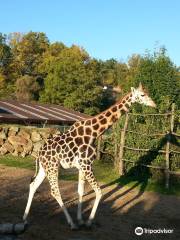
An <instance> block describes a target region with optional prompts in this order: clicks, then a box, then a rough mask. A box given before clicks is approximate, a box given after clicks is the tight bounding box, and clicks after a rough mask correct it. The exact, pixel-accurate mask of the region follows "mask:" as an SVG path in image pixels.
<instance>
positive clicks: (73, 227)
mask: <svg viewBox="0 0 180 240" xmlns="http://www.w3.org/2000/svg"><path fill="white" fill-rule="evenodd" d="M71 230H72V231H77V230H79V226H78V225H76V224H73V225H71Z"/></svg>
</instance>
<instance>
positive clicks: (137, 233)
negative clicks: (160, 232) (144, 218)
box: [135, 227, 143, 236]
mask: <svg viewBox="0 0 180 240" xmlns="http://www.w3.org/2000/svg"><path fill="white" fill-rule="evenodd" d="M135 234H136V235H138V236H140V235H142V234H143V228H142V227H136V228H135Z"/></svg>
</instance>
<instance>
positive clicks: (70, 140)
mask: <svg viewBox="0 0 180 240" xmlns="http://www.w3.org/2000/svg"><path fill="white" fill-rule="evenodd" d="M135 102H138V103H140V104H144V105H147V106H151V107H155V106H156V105H155V103H154V102H153V100H152V99H151V98H150V97H149V96H148V94H147V92H146V91H145V90H144V89H143V87H142V85H141V84H140V85H139V87H138V88H136V89H135V88H131V92H130V93H128V94H127V95H126V96H124V97H123V98H122V99H121V100H119V101H118V102H117V103H116V104H114V105H113V106H111V107H110V108H108V109H107V110H105V111H104V112H101V113H100V114H98V115H96V116H93V117H91V118H89V119H84V120H83V121H78V122H76V123H75V124H74V125H73V126H72V127H70V129H69V130H67V132H65V133H63V134H59V135H56V136H55V137H53V138H51V139H48V140H47V142H46V143H45V144H44V145H43V147H42V148H41V150H40V151H39V154H38V158H37V161H38V163H39V170H38V173H37V175H36V176H35V177H34V179H33V181H32V182H31V184H30V190H29V197H28V202H27V206H26V209H25V213H24V216H23V220H24V221H25V220H26V219H27V216H28V213H29V210H30V207H31V203H32V200H33V196H34V194H35V192H36V190H37V189H38V187H39V186H40V184H41V183H42V182H43V180H44V179H45V177H47V179H48V180H49V183H50V187H51V195H52V196H53V197H54V198H55V199H56V200H57V202H58V203H59V205H60V206H61V208H62V209H63V211H64V214H65V216H66V219H67V222H68V224H70V226H71V229H76V228H77V226H76V225H75V224H74V222H73V220H72V218H71V216H70V215H69V213H68V210H67V208H66V207H65V205H64V203H63V201H62V198H61V194H60V190H59V186H58V168H59V166H60V165H61V166H62V167H63V168H65V169H67V168H72V167H75V168H77V169H78V171H79V183H78V194H79V202H78V211H77V219H78V222H79V224H82V223H83V222H84V221H83V218H82V198H83V194H84V183H85V181H88V183H89V184H90V185H91V187H92V189H93V190H94V192H95V194H96V198H95V202H94V205H93V208H92V210H91V213H90V216H89V219H88V221H87V226H90V225H91V223H92V221H93V219H94V217H95V214H96V210H97V208H98V204H99V201H100V199H101V196H102V193H101V189H100V187H99V185H98V183H97V181H96V179H95V176H94V173H93V170H92V164H93V161H94V159H95V158H96V146H95V144H94V142H95V140H96V139H97V138H98V137H99V136H100V135H102V134H103V133H104V132H105V131H106V130H107V129H108V128H109V127H111V126H112V125H113V123H114V122H116V121H117V120H118V119H119V118H120V117H121V116H122V115H123V114H124V113H126V112H128V110H129V107H130V106H131V105H132V104H133V103H135Z"/></svg>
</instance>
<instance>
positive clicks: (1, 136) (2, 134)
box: [0, 128, 6, 139]
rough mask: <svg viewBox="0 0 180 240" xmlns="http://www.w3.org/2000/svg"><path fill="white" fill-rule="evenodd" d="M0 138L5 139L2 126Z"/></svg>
mask: <svg viewBox="0 0 180 240" xmlns="http://www.w3.org/2000/svg"><path fill="white" fill-rule="evenodd" d="M0 138H2V139H6V131H5V129H4V128H3V129H2V130H1V132H0Z"/></svg>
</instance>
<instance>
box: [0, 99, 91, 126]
mask: <svg viewBox="0 0 180 240" xmlns="http://www.w3.org/2000/svg"><path fill="white" fill-rule="evenodd" d="M86 118H89V116H88V115H86V114H83V113H80V112H77V111H73V110H70V109H67V108H64V107H62V106H59V105H55V104H40V103H27V102H17V101H14V100H8V101H6V100H1V101H0V123H19V124H31V123H47V124H60V125H69V124H73V123H74V122H76V121H79V120H80V121H81V120H83V119H86Z"/></svg>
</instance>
